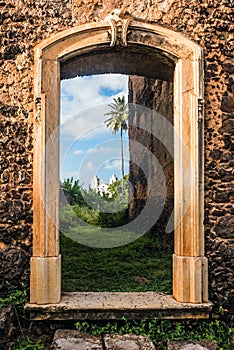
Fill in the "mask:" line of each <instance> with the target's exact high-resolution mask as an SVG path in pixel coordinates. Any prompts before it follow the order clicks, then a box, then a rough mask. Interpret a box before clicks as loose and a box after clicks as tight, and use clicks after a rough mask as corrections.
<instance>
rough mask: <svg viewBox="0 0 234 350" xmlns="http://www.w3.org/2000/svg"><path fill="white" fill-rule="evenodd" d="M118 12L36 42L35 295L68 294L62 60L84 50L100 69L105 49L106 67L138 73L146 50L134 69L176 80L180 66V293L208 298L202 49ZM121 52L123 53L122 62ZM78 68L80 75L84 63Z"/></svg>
mask: <svg viewBox="0 0 234 350" xmlns="http://www.w3.org/2000/svg"><path fill="white" fill-rule="evenodd" d="M116 16H117V15H116V14H114V15H113V16H112V15H111V16H109V17H108V18H107V20H106V21H104V22H100V23H91V24H87V25H83V26H79V27H76V28H72V29H69V30H67V31H64V32H61V33H59V34H57V35H55V36H54V37H53V38H51V39H49V40H47V41H45V42H43V43H42V44H41V45H39V47H37V49H36V56H35V58H36V61H35V65H36V75H35V148H34V225H33V257H32V259H31V287H30V291H31V300H30V302H31V303H34V304H51V303H59V302H60V300H61V257H60V255H59V237H58V236H59V230H58V227H59V216H58V207H59V152H58V147H59V128H58V125H59V115H60V113H59V109H60V106H59V84H60V77H61V74H64V75H65V74H67V72H68V71H67V70H66V69H67V68H65V69H64V70H63V68H62V67H69V64H70V67H69V72H72V69H73V68H72V67H73V65H74V62H75V60H76V59H79V57H80V56H81V55H83V57H85V56H86V57H87V58H86V59H84V60H82V62H83V63H84V64H83V65H82V64H79V69H80V70H81V71H82V69H83V70H84V71H86V70H89V71H90V72H92V60H98V55H100V57H103V55H104V54H105V55H106V57H107V58H108V59H106V61H105V68H103V69H104V71H110V70H111V69H113V67H116V68H115V69H116V70H117V71H118V67H119V65H120V66H121V72H122V73H124V71H125V70H126V72H127V73H128V74H131V67H132V62H131V57H132V54H133V53H134V55H139V60H140V61H139V62H141V61H142V60H144V62H147V64H144V65H143V66H142V65H141V64H139V65H138V67H137V69H138V71H137V72H136V70H135V71H134V74H136V73H137V74H139V75H140V73H141V67H145V69H147V68H148V69H149V70H150V76H151V77H152V72H151V71H152V70H153V69H155V71H157V78H158V79H160V78H162V77H163V79H166V77H168V79H169V76H170V77H171V76H172V73H171V72H172V71H174V73H173V84H174V102H173V104H174V108H173V115H174V129H175V133H176V134H177V135H178V137H176V138H175V137H174V165H175V169H174V174H175V175H174V221H175V230H174V235H175V249H174V255H173V296H174V298H175V299H176V300H177V301H179V302H185V303H186V302H187V303H202V302H207V301H208V287H207V258H206V257H205V256H204V232H203V145H202V139H203V137H202V133H203V124H202V122H203V108H202V106H203V104H202V101H203V66H202V50H201V48H200V47H199V46H198V45H196V44H194V43H193V42H191V41H190V40H188V39H186V38H184V37H183V36H182V35H180V34H178V33H175V32H173V31H170V30H168V29H165V28H162V27H160V26H158V25H156V24H148V23H142V22H141V23H140V22H136V21H134V20H131V19H129V18H128V19H124V18H122V16H121V18H120V17H118V16H117V17H116ZM123 52H124V54H123ZM121 55H122V56H123V58H124V59H123V60H122V61H121ZM127 56H128V57H129V60H127V59H126V57H127ZM116 57H119V58H118V60H117V61H116ZM147 60H148V61H147ZM116 62H118V63H116ZM120 62H121V63H120ZM65 63H66V64H65ZM74 67H77V65H76V64H75V66H74ZM107 67H108V69H107ZM111 67H112V68H111ZM61 68H62V69H61ZM74 69H75V74H77V72H76V69H77V68H74ZM95 72H96V73H97V70H96V69H95ZM99 72H100V73H101V68H100V71H99ZM144 74H145V72H144ZM160 74H162V76H161V77H160ZM52 136H53V137H52ZM174 136H175V134H174Z"/></svg>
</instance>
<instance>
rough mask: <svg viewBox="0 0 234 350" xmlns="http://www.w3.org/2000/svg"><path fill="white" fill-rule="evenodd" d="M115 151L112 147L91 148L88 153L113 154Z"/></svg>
mask: <svg viewBox="0 0 234 350" xmlns="http://www.w3.org/2000/svg"><path fill="white" fill-rule="evenodd" d="M114 150H115V149H114V148H113V147H105V146H101V147H96V148H95V147H93V148H89V149H88V153H110V152H113V151H114Z"/></svg>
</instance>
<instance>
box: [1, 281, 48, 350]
mask: <svg viewBox="0 0 234 350" xmlns="http://www.w3.org/2000/svg"><path fill="white" fill-rule="evenodd" d="M27 301H28V293H27V287H26V285H25V284H23V283H22V285H21V286H19V287H18V288H16V287H15V286H12V285H10V284H9V285H8V293H7V295H6V297H4V298H0V308H1V307H4V306H7V305H11V306H12V307H13V310H14V314H15V320H16V325H15V334H14V335H15V339H14V344H13V345H12V346H13V348H12V349H14V350H44V349H45V347H44V345H43V344H42V343H41V341H40V340H36V341H34V340H33V339H31V337H30V336H31V334H30V331H29V327H28V325H29V321H28V319H27V317H26V315H25V311H24V306H25V304H26V302H27ZM0 344H1V342H0Z"/></svg>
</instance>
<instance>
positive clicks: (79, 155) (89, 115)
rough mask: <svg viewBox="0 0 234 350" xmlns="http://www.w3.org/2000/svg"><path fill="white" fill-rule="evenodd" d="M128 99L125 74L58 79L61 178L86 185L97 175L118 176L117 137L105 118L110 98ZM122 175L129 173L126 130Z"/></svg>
mask: <svg viewBox="0 0 234 350" xmlns="http://www.w3.org/2000/svg"><path fill="white" fill-rule="evenodd" d="M119 96H120V97H122V96H125V101H126V102H127V99H128V76H127V75H123V74H101V75H92V76H84V77H76V78H73V79H69V80H62V81H61V123H60V179H61V180H62V181H63V180H64V179H65V178H68V177H72V176H73V178H74V179H79V180H80V183H81V184H83V186H84V187H85V188H88V186H89V185H90V182H91V179H92V177H93V176H95V175H97V176H98V177H99V178H100V179H101V180H102V182H107V183H108V182H109V178H110V177H111V175H112V174H113V173H114V174H116V176H117V177H118V178H121V158H120V136H119V133H118V134H116V135H112V132H111V130H110V129H108V128H107V127H106V126H105V124H104V121H105V120H106V119H108V118H110V116H108V115H105V113H107V112H109V111H110V110H111V109H110V107H109V106H108V104H109V103H112V102H113V98H117V97H119ZM123 143H124V158H125V174H128V172H129V170H128V169H129V150H128V133H125V134H124V138H123Z"/></svg>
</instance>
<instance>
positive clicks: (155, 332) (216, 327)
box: [75, 317, 233, 350]
mask: <svg viewBox="0 0 234 350" xmlns="http://www.w3.org/2000/svg"><path fill="white" fill-rule="evenodd" d="M75 327H76V329H78V330H79V331H83V332H87V333H92V334H94V335H101V334H111V333H118V334H120V335H123V334H136V335H143V336H147V337H149V338H150V339H151V340H152V341H153V343H154V344H155V346H156V348H158V346H159V348H160V349H166V343H167V340H168V339H170V340H186V339H189V340H195V341H200V340H203V339H207V340H216V341H217V343H218V344H219V350H231V348H232V345H231V344H232V340H233V329H232V328H230V327H229V328H227V327H225V326H224V325H222V324H221V322H220V321H219V320H207V321H198V320H197V321H169V320H151V321H146V320H141V321H128V320H126V319H125V318H124V317H123V318H122V320H121V321H109V322H77V323H76V324H75Z"/></svg>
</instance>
